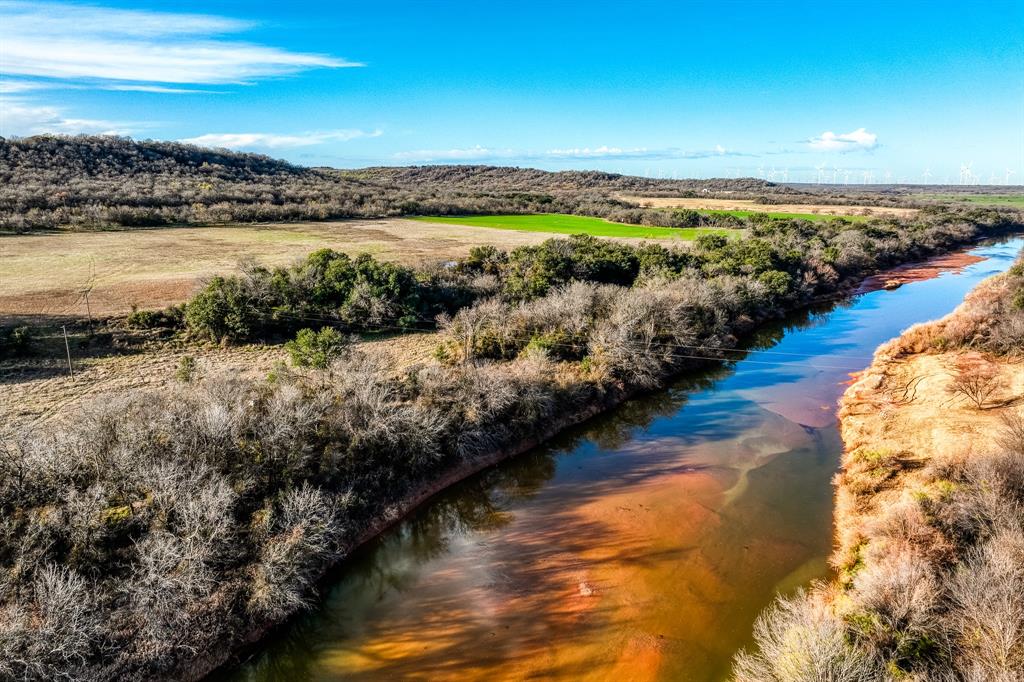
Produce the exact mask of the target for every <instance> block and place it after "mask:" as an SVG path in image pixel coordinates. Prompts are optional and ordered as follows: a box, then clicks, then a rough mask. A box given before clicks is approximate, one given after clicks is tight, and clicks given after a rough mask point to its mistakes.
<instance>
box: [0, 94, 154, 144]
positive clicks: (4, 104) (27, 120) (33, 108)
mask: <svg viewBox="0 0 1024 682" xmlns="http://www.w3.org/2000/svg"><path fill="white" fill-rule="evenodd" d="M139 127H144V126H141V124H138V123H129V122H124V121H106V120H101V119H88V118H70V117H68V116H65V115H64V113H63V112H62V111H61V110H60V109H59V108H57V107H52V106H46V105H37V104H33V103H31V102H26V101H24V100H19V99H14V98H7V97H4V98H0V136H4V137H10V136H15V135H38V134H41V133H57V134H61V135H77V134H79V133H90V134H94V135H129V134H131V133H132V132H133V131H135V130H137V129H138V128H139Z"/></svg>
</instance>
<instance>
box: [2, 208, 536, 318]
mask: <svg viewBox="0 0 1024 682" xmlns="http://www.w3.org/2000/svg"><path fill="white" fill-rule="evenodd" d="M550 236H551V235H548V234H540V233H528V232H514V231H507V230H492V229H488V228H475V227H467V226H456V225H441V224H435V223H425V222H415V221H409V220H352V221H344V222H322V223H295V224H278V225H259V226H226V227H188V228H165V229H153V230H125V231H112V232H65V233H56V234H53V233H51V234H32V235H7V236H0V283H2V286H0V320H2V319H3V317H4V316H15V315H16V316H27V317H28V316H51V315H68V316H75V317H84V316H85V315H86V305H85V300H84V298H83V297H82V294H81V292H82V290H83V289H85V288H87V287H89V286H91V287H92V290H91V293H90V297H89V302H90V305H91V306H92V312H93V314H94V315H108V314H120V313H125V312H128V311H129V310H131V307H132V306H133V305H135V306H138V307H139V308H159V307H164V306H167V305H172V304H176V303H180V302H182V301H184V300H186V299H187V298H188V297H189V296H190V295H191V294H192V293H193V292H194V291H195V290H196V288H197V286H198V284H199V282H200V281H201V280H202V279H203V278H204V277H207V276H210V275H213V274H224V273H227V272H234V271H236V270H237V268H238V263H239V262H240V261H243V260H247V259H251V260H256V261H259V262H261V263H265V264H268V265H286V264H289V263H291V262H292V261H294V260H296V259H298V258H300V257H303V256H305V255H307V254H308V253H309V252H311V251H314V250H316V249H320V248H328V247H329V248H332V249H335V250H338V251H344V252H346V253H348V254H356V253H360V252H368V253H371V254H373V255H374V256H377V257H379V258H383V259H387V260H394V261H398V262H402V263H405V264H409V265H413V264H418V263H422V262H428V261H436V260H447V259H452V258H456V257H460V256H464V255H465V254H466V253H467V252H468V250H469V248H470V247H472V246H477V245H482V244H493V245H495V246H498V247H501V248H506V249H508V248H514V247H516V246H521V245H523V244H536V243H539V242H542V241H544V240H545V239H547V238H549V237H550Z"/></svg>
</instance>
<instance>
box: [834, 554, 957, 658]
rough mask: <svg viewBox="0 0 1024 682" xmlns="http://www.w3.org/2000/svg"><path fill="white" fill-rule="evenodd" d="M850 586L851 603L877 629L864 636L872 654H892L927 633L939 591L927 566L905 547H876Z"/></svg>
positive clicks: (930, 627)
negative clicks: (853, 603)
mask: <svg viewBox="0 0 1024 682" xmlns="http://www.w3.org/2000/svg"><path fill="white" fill-rule="evenodd" d="M864 563H865V565H864V568H862V569H861V570H860V571H858V572H857V575H856V577H855V578H854V582H853V589H854V594H853V595H852V597H853V600H854V601H855V603H856V604H857V605H858V606H859V607H861V608H863V609H866V610H867V611H868V612H869V613H871V615H872V616H873V617H874V618H875V619H877V622H878V623H879V624H880V627H875V628H873V629H872V630H871V631H870V632H866V633H864V635H865V641H866V642H868V643H869V644H870V645H871V646H872V647H874V648H875V649H876V650H879V651H883V650H887V649H888V650H890V651H896V650H898V648H899V647H900V644H901V642H902V641H903V640H906V639H920V638H922V637H923V636H925V635H928V634H930V633H931V631H932V629H933V628H934V627H935V624H936V613H937V609H938V606H939V598H940V596H941V587H940V585H939V581H938V579H937V578H936V576H935V573H934V570H933V569H932V567H931V565H930V564H929V562H928V561H927V560H926V559H925V558H924V557H922V556H920V555H919V554H917V553H915V552H913V551H912V550H911V549H910V548H909V547H906V546H902V547H901V546H889V545H888V544H886V546H883V547H879V548H878V551H876V552H872V553H871V554H870V555H869V556H868V557H867V558H866V560H865V562H864Z"/></svg>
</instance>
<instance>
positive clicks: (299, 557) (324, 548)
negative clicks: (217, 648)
mask: <svg viewBox="0 0 1024 682" xmlns="http://www.w3.org/2000/svg"><path fill="white" fill-rule="evenodd" d="M335 519H336V515H335V511H334V509H333V508H332V504H331V501H330V500H329V499H328V498H327V496H326V495H325V494H324V493H323V491H321V490H320V489H318V488H313V487H311V486H308V485H303V486H302V487H301V488H298V489H295V490H292V491H290V492H288V493H287V494H286V495H285V497H284V499H283V500H282V501H281V503H280V506H279V508H278V513H277V516H276V518H275V519H274V522H273V527H274V528H275V529H276V531H277V532H276V533H275V535H274V536H273V537H271V538H270V540H269V541H268V542H267V543H266V544H265V545H264V547H263V550H262V551H261V553H260V558H259V561H258V562H257V563H256V565H255V566H254V568H253V582H252V588H251V592H250V597H249V609H250V610H252V611H253V612H254V613H259V614H261V615H264V616H267V617H270V618H275V619H276V618H282V617H284V616H287V615H289V614H291V613H293V612H295V611H296V610H298V609H300V608H302V607H304V606H305V605H306V604H307V603H308V601H307V600H308V598H309V597H310V592H311V588H312V577H313V576H314V575H315V572H316V569H317V567H318V566H320V565H321V564H322V562H324V561H325V560H326V559H327V558H328V557H329V556H330V555H331V553H332V551H333V549H334V546H333V545H334V539H335V538H336V536H337V533H338V528H337V526H336V520H335Z"/></svg>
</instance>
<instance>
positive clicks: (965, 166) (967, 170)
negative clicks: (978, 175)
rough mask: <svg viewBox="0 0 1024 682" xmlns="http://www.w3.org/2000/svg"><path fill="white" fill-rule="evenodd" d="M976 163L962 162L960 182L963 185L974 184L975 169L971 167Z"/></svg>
mask: <svg viewBox="0 0 1024 682" xmlns="http://www.w3.org/2000/svg"><path fill="white" fill-rule="evenodd" d="M973 165H974V162H973V161H968V162H967V163H962V164H960V184H961V185H973V184H974V171H972V170H971V167H972V166H973Z"/></svg>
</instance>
